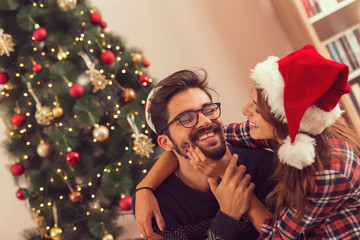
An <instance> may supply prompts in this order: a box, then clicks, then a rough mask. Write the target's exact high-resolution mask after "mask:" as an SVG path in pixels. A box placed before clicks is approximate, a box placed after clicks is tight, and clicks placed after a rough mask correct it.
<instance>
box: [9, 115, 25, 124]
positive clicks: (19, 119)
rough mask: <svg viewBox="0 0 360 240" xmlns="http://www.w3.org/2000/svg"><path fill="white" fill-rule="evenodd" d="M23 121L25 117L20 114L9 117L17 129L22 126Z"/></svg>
mask: <svg viewBox="0 0 360 240" xmlns="http://www.w3.org/2000/svg"><path fill="white" fill-rule="evenodd" d="M25 121H26V117H25V116H24V115H22V114H21V113H15V114H14V115H13V116H12V117H11V122H12V123H13V124H14V125H15V126H17V127H20V126H22V125H24V124H25Z"/></svg>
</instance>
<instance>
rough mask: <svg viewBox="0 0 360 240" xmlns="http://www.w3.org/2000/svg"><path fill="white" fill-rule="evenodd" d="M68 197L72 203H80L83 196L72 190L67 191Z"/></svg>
mask: <svg viewBox="0 0 360 240" xmlns="http://www.w3.org/2000/svg"><path fill="white" fill-rule="evenodd" d="M69 199H70V201H71V202H72V203H81V202H82V201H83V199H84V196H83V195H82V194H81V192H78V191H74V190H73V191H71V193H69Z"/></svg>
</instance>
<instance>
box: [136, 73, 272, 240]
mask: <svg viewBox="0 0 360 240" xmlns="http://www.w3.org/2000/svg"><path fill="white" fill-rule="evenodd" d="M204 72H205V71H204ZM210 90H211V89H210V88H209V87H208V85H207V80H206V74H205V75H204V77H203V78H202V76H201V75H199V74H197V73H195V72H193V71H189V70H183V71H179V72H176V73H174V74H172V75H170V76H169V77H167V78H165V79H164V80H162V81H160V82H159V83H158V84H157V86H156V88H155V91H154V93H153V96H152V97H151V98H150V104H148V107H147V111H148V115H149V120H150V121H149V122H148V123H149V125H150V126H151V125H153V126H152V128H153V130H154V131H155V132H156V133H157V134H158V143H159V145H160V146H161V147H163V148H164V150H165V151H168V152H173V153H174V154H175V155H176V157H177V158H178V161H179V166H178V168H177V169H176V171H175V172H174V173H172V174H171V175H170V176H169V177H168V178H167V179H166V180H165V181H164V182H163V183H162V184H161V185H160V186H159V187H158V188H157V189H156V190H155V191H154V194H155V197H156V199H157V201H158V203H159V207H160V211H161V215H162V216H163V218H164V220H165V223H166V228H165V229H161V228H162V226H158V225H157V224H156V221H155V220H153V223H152V226H153V230H154V232H156V233H157V234H160V235H161V236H162V237H163V239H236V238H239V237H242V238H243V239H256V238H257V236H258V233H257V231H256V230H255V228H253V227H252V225H251V224H250V223H249V220H248V219H247V217H246V216H242V217H241V218H240V217H234V216H233V215H232V214H231V213H229V211H227V210H224V209H225V208H224V207H223V206H224V204H223V203H222V202H219V203H220V208H219V203H218V202H217V200H216V199H215V197H214V196H213V194H212V193H211V191H210V186H209V182H208V180H207V178H208V176H206V175H204V174H203V173H202V172H200V171H197V169H195V168H194V167H193V165H192V164H191V163H190V161H189V159H188V157H187V151H188V147H189V146H192V147H195V148H199V149H200V150H201V151H202V152H203V153H204V155H205V156H206V157H208V158H211V159H217V160H219V169H220V171H219V173H220V174H219V175H222V174H223V173H224V169H225V167H226V166H225V167H223V168H221V166H223V164H224V163H223V162H221V160H220V159H221V158H222V157H223V156H224V155H225V153H226V152H227V147H226V142H225V139H224V133H223V129H222V126H223V122H222V120H221V119H220V114H221V108H220V103H214V102H213V101H212V97H211V94H210ZM231 151H232V153H233V154H234V153H237V154H238V155H239V162H238V164H244V165H246V167H247V171H248V173H249V174H250V175H251V177H252V182H254V183H255V185H257V187H255V191H254V193H255V194H256V195H257V196H258V197H259V198H260V199H264V197H265V196H266V195H267V193H268V192H269V191H270V185H269V184H270V183H271V181H268V182H267V181H266V178H267V177H268V176H269V175H271V172H272V166H271V162H272V161H269V160H268V159H270V158H272V153H270V152H267V151H264V150H258V149H246V148H231ZM264 159H265V160H264ZM221 164H222V165H221ZM226 164H227V163H226ZM226 164H225V165H226ZM259 166H262V167H259ZM141 192H142V193H141V194H145V192H148V193H147V194H149V193H151V192H150V191H146V190H142V191H141ZM139 193H140V192H137V196H136V197H139V195H138V194H139ZM139 198H140V197H139ZM134 200H135V198H134ZM139 200H140V199H139ZM231 200H234V201H235V200H236V199H232V197H228V198H227V201H231ZM136 205H138V203H137V204H136ZM230 205H231V204H230ZM134 209H135V216H136V218H137V221H139V219H138V216H139V213H137V209H136V208H134ZM235 212H236V211H235ZM157 221H158V222H159V220H158V219H157ZM138 225H139V222H138ZM145 227H146V226H145ZM159 227H160V229H161V230H160V229H159ZM140 232H142V233H144V229H140ZM144 235H145V236H146V237H149V238H156V237H158V235H156V234H153V233H152V232H150V233H149V231H147V233H146V234H144Z"/></svg>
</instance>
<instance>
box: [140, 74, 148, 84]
mask: <svg viewBox="0 0 360 240" xmlns="http://www.w3.org/2000/svg"><path fill="white" fill-rule="evenodd" d="M139 80H140V82H142V83H143V84H144V83H146V85H147V84H149V82H150V78H149V76H148V75H145V74H143V75H141V76H139Z"/></svg>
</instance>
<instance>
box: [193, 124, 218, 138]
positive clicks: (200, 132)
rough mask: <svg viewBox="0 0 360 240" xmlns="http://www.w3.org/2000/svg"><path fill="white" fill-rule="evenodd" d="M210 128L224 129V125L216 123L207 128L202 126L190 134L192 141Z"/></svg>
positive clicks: (215, 129)
mask: <svg viewBox="0 0 360 240" xmlns="http://www.w3.org/2000/svg"><path fill="white" fill-rule="evenodd" d="M209 130H214V132H216V131H222V127H221V126H219V125H217V124H214V125H210V126H209V127H207V128H200V129H198V130H196V131H195V132H194V133H192V134H191V135H190V140H191V141H192V142H194V141H195V140H196V139H197V138H198V136H199V135H201V134H203V133H204V132H206V131H209Z"/></svg>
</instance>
